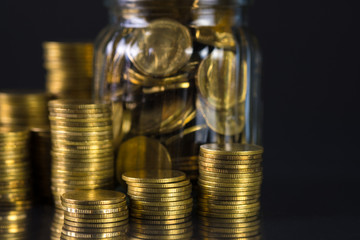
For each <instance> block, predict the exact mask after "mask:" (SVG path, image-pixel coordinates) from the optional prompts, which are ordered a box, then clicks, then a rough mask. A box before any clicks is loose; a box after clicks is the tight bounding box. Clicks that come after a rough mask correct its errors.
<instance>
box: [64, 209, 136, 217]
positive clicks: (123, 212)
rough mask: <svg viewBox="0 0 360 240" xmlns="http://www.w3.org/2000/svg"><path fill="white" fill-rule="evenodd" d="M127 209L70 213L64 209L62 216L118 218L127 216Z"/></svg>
mask: <svg viewBox="0 0 360 240" xmlns="http://www.w3.org/2000/svg"><path fill="white" fill-rule="evenodd" d="M128 215H129V212H128V210H122V211H119V212H112V213H96V214H94V213H72V212H68V211H65V212H64V216H65V217H66V216H68V217H73V218H87V219H100V218H120V217H123V216H128Z"/></svg>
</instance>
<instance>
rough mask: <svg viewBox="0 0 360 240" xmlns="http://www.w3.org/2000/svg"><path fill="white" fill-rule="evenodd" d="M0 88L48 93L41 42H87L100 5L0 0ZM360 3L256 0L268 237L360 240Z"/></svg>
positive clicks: (101, 21)
mask: <svg viewBox="0 0 360 240" xmlns="http://www.w3.org/2000/svg"><path fill="white" fill-rule="evenodd" d="M1 2H2V3H1V5H0V8H1V10H0V11H1V12H0V31H1V35H0V36H1V38H0V49H1V52H0V58H1V65H0V66H1V67H0V69H1V72H0V74H1V75H0V79H1V80H0V89H4V88H5V89H9V88H18V89H19V88H32V89H36V88H44V70H43V68H42V51H41V43H42V42H43V41H47V40H84V39H88V40H92V39H94V37H95V36H96V34H97V33H98V32H99V31H100V29H101V28H102V27H103V26H105V25H106V23H107V12H106V9H105V8H104V7H103V5H102V1H101V0H50V1H49V0H36V1H29V0H5V1H4V0H3V1H1ZM359 23H360V17H359V4H356V1H355V0H353V1H351V0H342V1H335V0H328V1H316V0H312V1H289V0H272V1H269V0H256V2H255V4H254V5H253V7H252V8H251V10H250V27H251V29H252V30H253V31H254V32H255V34H256V35H257V36H258V38H259V41H260V44H261V46H262V52H263V58H264V65H263V90H264V103H265V124H264V128H265V131H264V147H265V152H266V154H265V162H264V174H265V177H264V184H263V197H262V206H263V218H264V232H265V237H266V239H271V240H276V239H292V240H294V239H317V240H319V239H360V230H359V223H360V207H359V205H360V204H359V203H360V198H359V196H358V194H357V192H358V191H359V189H360V188H359V184H360V177H359V168H360V163H359V162H360V157H359V154H358V151H359V143H358V136H359V135H358V133H359V131H358V130H359V129H358V125H359V123H360V121H359V120H360V119H359V117H358V116H359V114H358V112H359V110H360V109H359V99H358V91H359V84H358V83H359V81H360V76H359V65H360V64H359V63H360V61H359V56H360V51H359V45H360V37H359V34H358V32H359V30H360V27H359V25H360V24H359Z"/></svg>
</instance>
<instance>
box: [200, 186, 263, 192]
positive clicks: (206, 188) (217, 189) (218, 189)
mask: <svg viewBox="0 0 360 240" xmlns="http://www.w3.org/2000/svg"><path fill="white" fill-rule="evenodd" d="M198 186H199V187H200V188H201V189H203V190H204V191H205V192H219V194H222V193H223V192H230V193H232V192H238V193H239V194H240V193H242V192H259V191H260V187H259V186H255V187H231V188H224V187H214V186H208V185H202V184H198Z"/></svg>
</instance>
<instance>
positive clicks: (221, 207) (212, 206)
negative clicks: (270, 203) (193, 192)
mask: <svg viewBox="0 0 360 240" xmlns="http://www.w3.org/2000/svg"><path fill="white" fill-rule="evenodd" d="M198 205H199V206H201V207H203V208H209V209H212V210H243V209H252V208H260V202H254V203H248V204H238V205H225V204H223V205H220V204H213V203H211V202H209V203H207V202H204V201H202V202H200V201H199V203H198Z"/></svg>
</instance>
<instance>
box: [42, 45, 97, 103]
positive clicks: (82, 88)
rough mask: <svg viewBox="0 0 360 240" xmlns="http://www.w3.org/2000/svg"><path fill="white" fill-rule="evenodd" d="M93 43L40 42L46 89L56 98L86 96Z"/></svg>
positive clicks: (83, 97) (90, 81)
mask: <svg viewBox="0 0 360 240" xmlns="http://www.w3.org/2000/svg"><path fill="white" fill-rule="evenodd" d="M93 48H94V47H93V43H90V42H44V43H43V49H44V67H45V69H46V71H47V75H46V89H47V91H48V92H50V93H52V94H53V95H54V96H56V97H57V98H71V99H90V98H91V86H92V76H93V73H92V68H93V67H92V66H93V62H92V61H93V51H94V49H93Z"/></svg>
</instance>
